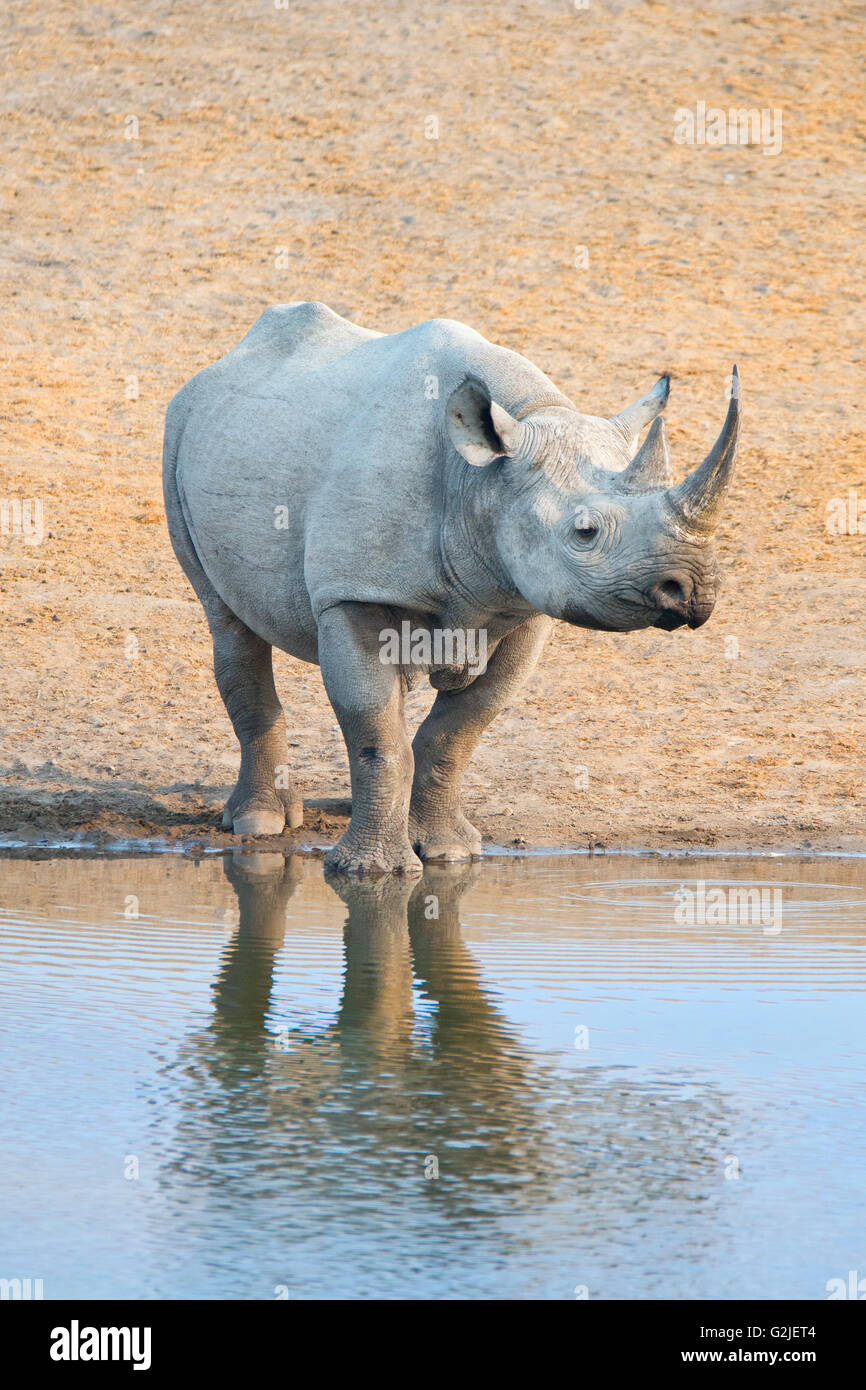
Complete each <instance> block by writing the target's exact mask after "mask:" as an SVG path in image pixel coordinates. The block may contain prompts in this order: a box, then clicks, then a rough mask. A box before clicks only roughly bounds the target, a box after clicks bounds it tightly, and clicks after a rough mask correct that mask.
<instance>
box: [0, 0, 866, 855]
mask: <svg viewBox="0 0 866 1390" xmlns="http://www.w3.org/2000/svg"><path fill="white" fill-rule="evenodd" d="M862 37H863V10H862V7H861V6H856V5H846V4H843V5H841V6H832V7H831V6H823V5H821V6H816V7H812V8H811V9H809V10H806V8H805V7H803V8H802V9H797V8H796V7H795V9H794V10H792V9H791V7H790V6H787V5H783V4H780V3H779V4H776V3H771V4H761V5H753V4H749V3H722V4H716V5H714V6H713V7H712V10H711V12H710V11H708V10H702V9H699V8H697V7H696V6H694V5H692V4H688V3H683V4H669V5H668V4H660V3H646V4H626V3H619V4H604V3H600V0H590V3H589V6H588V8H586V9H575V8H574V5H573V4H571V3H568V0H532V3H524V2H521V0H496V3H493V0H484V3H476V2H475V0H461V3H459V4H457V3H454V2H453V0H451V3H437V0H433V2H432V3H430V4H424V5H417V6H406V5H405V4H403V3H400V4H398V3H395V2H394V0H384V3H379V4H377V5H376V6H371V7H360V6H352V5H347V4H345V0H341V2H340V3H336V0H291V3H290V4H289V6H288V8H286V9H281V8H277V7H276V6H275V5H274V4H273V3H272V0H269V3H266V2H265V0H228V3H225V2H224V3H221V4H220V5H219V6H205V7H202V6H201V5H199V4H193V3H191V2H190V0H180V3H175V4H169V3H157V0H137V3H135V4H132V3H130V0H126V2H125V3H105V4H99V5H87V6H83V7H82V6H81V5H79V4H73V3H68V2H67V0H59V3H56V4H54V5H51V6H44V7H34V6H33V5H30V4H25V3H23V0H7V4H6V5H5V6H4V8H3V18H2V47H3V71H4V81H3V86H2V93H0V103H2V112H3V120H2V133H3V146H4V149H3V160H4V169H5V178H4V181H3V191H2V228H3V235H2V243H0V250H2V273H3V287H2V296H3V305H4V312H3V331H2V346H0V356H2V380H0V399H2V409H3V417H4V419H3V428H2V432H0V467H2V484H0V499H2V500H5V501H6V502H7V503H11V502H14V501H15V500H16V499H17V500H19V501H20V500H22V499H31V500H39V501H41V503H42V505H43V515H44V523H43V524H44V538H43V540H42V541H41V543H38V544H32V543H29V542H28V540H27V538H25V537H24V536H16V535H14V534H9V533H10V532H12V531H14V529H15V528H14V521H15V515H14V508H10V507H8V506H7V508H6V511H5V512H4V513H3V517H4V522H3V529H4V531H5V532H6V533H7V534H4V535H3V536H0V590H2V593H0V600H2V622H3V629H2V631H3V660H2V669H0V734H2V753H0V760H2V765H0V831H2V832H4V833H5V834H6V835H7V836H11V837H12V838H14V839H18V840H20V839H22V838H25V839H26V838H28V837H29V838H36V839H42V840H45V839H50V838H51V837H52V836H56V835H58V834H60V835H68V836H71V837H76V836H78V837H80V838H82V839H83V840H86V841H87V842H89V843H100V842H105V840H106V839H108V838H110V837H112V836H118V835H120V836H123V835H127V836H134V837H139V838H147V837H160V836H162V837H168V838H170V839H173V840H175V841H180V842H191V843H200V842H203V841H207V842H208V843H210V844H225V845H230V844H231V843H232V841H233V837H231V836H228V835H223V834H222V833H221V832H220V831H219V830H218V828H217V827H218V823H219V819H218V818H219V810H220V807H221V804H222V801H223V799H224V798H225V796H226V795H227V793H228V791H229V789H230V787H231V785H232V783H233V780H234V774H235V769H236V766H237V761H238V759H237V753H236V748H235V744H234V739H233V734H232V731H231V727H230V725H229V723H228V720H227V717H226V715H225V713H224V711H223V708H222V705H221V702H220V700H219V697H218V695H217V692H216V688H215V686H214V683H213V678H212V674H211V669H210V650H209V643H208V636H207V629H206V625H205V622H204V617H203V614H202V612H201V610H200V608H199V606H198V604H197V602H196V601H195V599H194V596H193V594H192V591H191V590H190V589H189V588H188V586H187V583H186V580H185V579H184V577H183V575H182V574H181V572H180V570H179V568H178V567H177V565H176V562H175V560H174V557H173V554H172V552H171V548H170V545H169V540H168V535H167V532H166V528H165V523H164V519H163V515H162V501H161V484H160V466H159V465H160V450H161V428H162V417H163V413H164V409H165V405H166V403H167V401H168V400H169V399H170V397H171V396H172V394H173V393H174V392H175V390H176V389H177V388H178V387H179V386H180V385H181V384H182V382H183V381H184V380H186V379H187V378H188V377H189V376H190V375H191V374H192V373H193V372H194V371H196V370H197V369H198V368H199V367H201V366H203V365H205V364H206V363H207V362H209V361H212V360H213V359H214V358H215V357H217V356H219V355H221V354H222V353H223V352H224V351H226V350H227V349H228V348H229V347H231V346H232V345H233V344H234V343H235V342H236V341H237V340H238V338H239V337H240V336H241V335H242V334H243V333H244V332H245V331H246V329H247V328H248V327H249V326H250V324H252V323H253V321H254V320H255V319H256V317H257V316H258V314H259V313H260V312H261V310H262V309H263V308H265V307H266V306H267V305H268V304H271V303H275V302H284V301H288V300H297V299H322V300H324V301H325V302H326V303H328V304H330V305H331V306H332V307H333V308H335V309H337V310H338V311H339V312H341V313H344V314H346V315H347V316H348V317H350V318H354V319H356V320H357V321H358V322H361V323H363V324H366V325H368V326H371V327H375V328H378V329H380V330H383V331H393V330H397V329H400V328H403V327H406V326H408V325H410V324H412V323H414V322H417V321H419V320H421V319H425V318H430V317H433V316H436V315H442V316H446V317H451V318H458V319H463V320H464V321H466V322H468V323H470V324H472V325H473V326H474V327H476V328H477V329H479V330H480V331H481V332H482V333H484V334H485V335H486V336H487V337H489V338H491V339H493V340H494V341H498V342H501V343H503V344H504V345H506V346H508V347H511V348H514V349H517V350H519V351H521V352H523V353H525V354H526V355H527V356H529V357H531V358H532V359H533V360H534V361H535V362H536V363H537V364H538V365H539V366H540V367H541V368H543V369H544V370H545V371H546V372H548V373H549V374H550V375H551V376H552V377H553V378H554V380H555V381H557V383H558V384H560V385H561V386H562V387H563V389H564V390H565V391H566V392H567V393H568V394H569V395H571V396H572V398H573V399H575V401H576V402H577V403H578V404H579V405H581V406H582V407H584V408H585V409H587V410H589V411H593V412H597V413H608V412H610V413H612V412H614V411H616V410H618V409H620V408H621V407H622V406H623V405H624V404H626V403H627V402H629V401H630V400H632V399H633V398H634V397H635V396H636V395H638V394H640V393H641V392H642V391H643V390H646V389H647V388H648V387H649V386H650V385H651V384H652V382H653V381H654V380H655V379H656V377H657V376H658V375H659V373H660V372H661V371H663V370H665V369H670V371H671V372H672V374H673V392H672V397H671V403H670V406H669V410H668V420H669V430H670V435H671V440H672V447H673V450H674V454H675V460H676V463H677V466H678V469H679V471H680V472H684V471H685V470H686V469H687V468H689V467H692V466H693V465H694V464H695V463H696V462H697V461H699V459H700V458H701V457H702V456H703V454H704V453H705V452H706V450H707V448H708V447H709V445H710V443H711V442H712V440H713V438H714V437H715V434H716V432H717V430H718V428H719V426H720V424H721V420H722V416H723V412H724V392H725V387H726V382H727V375H728V371H729V367H730V363H731V362H732V361H733V360H737V361H738V362H739V364H740V370H741V374H742V380H743V388H744V397H745V411H746V414H745V426H744V434H743V447H742V452H741V460H740V466H739V472H738V477H737V480H736V483H735V486H734V489H733V497H732V504H731V506H730V508H729V511H728V514H727V518H726V521H725V524H724V526H723V528H722V531H721V536H720V553H721V557H722V561H723V565H724V568H725V571H726V576H727V586H726V590H725V593H724V595H723V597H722V598H721V600H720V602H719V604H718V607H717V609H716V612H715V614H714V616H713V618H712V619H711V621H710V623H709V624H708V625H707V626H706V627H704V628H703V629H701V630H700V631H699V632H696V633H692V632H688V631H682V632H677V633H674V634H665V633H660V632H646V633H636V634H632V635H629V636H611V635H608V634H602V633H584V632H580V631H577V630H569V629H567V628H565V627H563V626H561V625H560V626H558V628H557V630H556V634H555V637H554V639H553V640H552V641H551V643H550V645H549V646H548V648H547V650H546V653H545V655H544V657H543V659H542V662H541V664H540V667H539V669H538V671H537V674H536V675H535V677H534V679H533V680H532V682H531V684H530V686H529V688H528V690H527V691H526V693H525V695H524V696H523V697H522V698H521V699H520V700H519V701H517V702H516V703H515V704H514V705H513V706H512V707H511V708H510V709H509V710H508V711H507V712H506V713H505V714H504V715H503V716H502V717H501V718H500V719H499V720H498V721H497V722H496V723H495V724H494V725H493V726H492V727H491V729H490V730H489V731H488V733H487V735H486V737H485V738H484V740H483V742H482V744H481V746H480V748H479V750H478V753H477V756H476V758H475V761H474V763H473V764H472V767H471V769H470V772H469V775H468V778H467V784H466V804H467V809H468V811H469V814H470V816H471V817H472V818H473V819H474V820H475V821H476V823H477V824H478V825H479V826H480V827H481V828H482V830H483V832H484V835H485V838H486V839H487V840H488V841H489V842H492V843H494V844H498V845H506V846H511V845H515V844H516V845H522V844H523V843H524V842H525V843H527V844H528V845H530V846H533V845H535V846H550V845H569V846H586V845H595V846H598V847H601V846H604V847H608V848H613V847H630V846H632V847H633V846H644V847H655V848H665V849H675V848H681V847H700V846H715V847H717V848H748V849H753V850H754V849H760V848H771V849H772V848H785V847H787V848H792V849H803V848H806V849H809V848H812V849H824V850H834V849H845V850H861V851H862V850H866V831H864V824H863V768H864V749H866V700H864V671H863V656H864V614H866V576H864V555H866V535H862V536H861V535H856V534H855V535H840V536H834V535H830V534H828V532H827V529H826V527H825V512H826V507H827V503H828V502H829V501H830V500H831V499H833V498H836V497H841V498H845V499H847V497H848V490H849V489H855V490H856V496H857V499H862V501H863V505H864V514H866V454H864V427H863V423H862V417H863V395H864V377H863V339H864V334H863V328H864V313H863V306H862V300H861V297H860V292H859V289H860V283H861V280H860V276H861V275H862V271H861V269H860V266H859V265H858V260H859V257H858V252H859V251H860V250H861V248H862V237H863V230H862V229H863V217H864V191H866V172H864V169H866V166H864V154H866V115H864V110H863V102H862V59H860V60H858V58H857V54H858V53H861V54H862ZM858 62H859V63H860V64H861V66H860V70H859V73H858ZM698 101H704V102H706V103H707V104H708V105H710V106H712V105H720V106H723V107H725V108H728V107H744V108H758V109H764V108H767V109H778V110H781V112H782V116H783V147H782V151H781V153H779V154H778V155H775V156H774V155H767V154H765V153H764V150H763V148H762V147H761V146H760V145H754V146H751V147H741V146H727V147H722V148H710V147H708V146H696V145H694V146H684V145H679V144H677V143H676V142H675V141H674V139H673V132H674V124H675V119H674V113H675V111H676V110H677V108H678V107H683V106H686V107H692V108H694V107H695V104H696V103H697V102H698ZM434 117H435V120H436V122H438V132H437V131H436V128H435V125H434V122H433V121H432V120H431V118H434ZM431 135H436V136H437V138H429V137H430V136H431ZM580 247H585V248H586V250H585V252H579V250H578V248H580ZM855 500H856V499H855ZM855 529H856V528H855ZM864 529H866V520H864ZM277 674H278V686H279V688H280V691H281V694H282V696H283V698H284V701H285V706H286V713H287V718H288V724H289V730H290V735H289V736H290V739H291V745H292V746H291V750H290V751H291V752H292V753H293V754H294V757H295V761H296V769H297V775H298V778H299V781H300V785H301V787H302V790H303V792H304V794H305V797H306V798H307V814H306V823H305V827H304V829H303V830H302V831H298V832H296V833H295V834H294V836H290V837H286V841H287V844H288V843H291V844H292V845H301V844H304V843H311V842H316V843H326V842H328V841H330V840H333V839H334V838H335V837H336V836H337V835H338V834H339V833H340V831H341V829H342V827H343V825H344V824H345V814H346V811H347V809H348V808H347V804H346V797H347V795H348V776H347V766H346V759H345V753H344V750H343V745H342V741H341V739H340V737H339V734H338V733H337V731H336V727H335V720H334V716H333V713H332V711H331V710H330V708H329V706H328V704H327V701H326V699H325V697H324V693H323V691H322V688H321V682H320V679H319V673H318V671H317V670H316V669H315V668H313V667H305V666H303V665H301V664H300V663H298V662H295V661H293V660H290V659H288V658H283V657H280V658H279V659H278V662H277ZM429 699H430V694H429V693H421V692H419V693H416V694H415V695H413V696H412V697H411V702H410V709H411V712H412V715H413V717H414V718H417V717H420V716H421V714H422V713H423V711H424V709H425V708H426V705H427V703H428V702H429ZM584 784H585V785H584Z"/></svg>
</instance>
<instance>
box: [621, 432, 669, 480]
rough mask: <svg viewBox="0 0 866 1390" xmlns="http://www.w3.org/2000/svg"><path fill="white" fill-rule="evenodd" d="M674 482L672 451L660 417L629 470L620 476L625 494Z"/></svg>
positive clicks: (625, 469) (625, 470)
mask: <svg viewBox="0 0 866 1390" xmlns="http://www.w3.org/2000/svg"><path fill="white" fill-rule="evenodd" d="M673 480H674V475H673V472H672V471H671V451H670V449H669V448H668V436H667V431H666V429H665V422H664V420H662V419H661V417H659V418H658V419H656V420H654V421H653V423H652V425H651V426H650V432H649V434H648V435H647V437H646V439H645V440H644V442H643V444H642V445H641V446H640V448H639V449H638V451H637V453H636V454H635V456H634V458H633V459H632V461H631V463H630V464H629V466H628V468H624V469H623V471H622V473H620V475H619V485H620V487H621V488H622V490H623V492H645V491H646V489H647V488H651V487H668V486H669V485H670V484H671V483H672V482H673Z"/></svg>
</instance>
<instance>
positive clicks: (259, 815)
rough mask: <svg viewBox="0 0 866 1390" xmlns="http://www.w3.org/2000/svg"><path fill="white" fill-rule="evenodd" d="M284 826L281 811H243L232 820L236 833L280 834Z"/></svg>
mask: <svg viewBox="0 0 866 1390" xmlns="http://www.w3.org/2000/svg"><path fill="white" fill-rule="evenodd" d="M285 827H286V818H285V816H284V815H283V813H282V811H244V812H243V814H242V815H240V816H235V818H234V821H233V822H232V829H233V830H234V833H235V834H236V835H282V833H283V831H284V830H285Z"/></svg>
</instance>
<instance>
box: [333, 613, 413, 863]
mask: <svg viewBox="0 0 866 1390" xmlns="http://www.w3.org/2000/svg"><path fill="white" fill-rule="evenodd" d="M392 622H393V619H392V618H391V617H390V616H389V614H388V613H387V612H386V611H385V610H384V609H381V608H379V607H377V606H376V605H375V604H363V603H341V604H337V605H336V606H335V607H334V608H328V609H326V611H325V612H324V613H323V614H322V615H321V617H320V618H319V665H320V666H321V669H322V679H323V681H324V683H325V689H326V691H327V693H328V699H329V700H330V701H331V704H332V705H333V707H334V713H335V714H336V716H337V719H338V720H339V723H340V728H341V730H342V732H343V738H344V739H345V741H346V749H347V751H348V754H349V771H350V775H351V779H352V818H351V820H350V822H349V828H348V830H347V831H346V833H345V835H344V836H343V838H342V840H340V842H339V844H337V845H335V846H334V848H333V849H332V850H329V852H328V854H327V855H326V856H325V866H326V868H328V869H331V870H333V871H335V872H338V873H360V874H367V873H369V874H383V873H420V872H421V863H420V860H419V859H418V856H417V855H416V854H415V852H414V850H413V849H412V846H411V844H410V842H409V831H408V820H409V796H410V793H411V790H412V767H413V762H412V748H411V746H410V743H409V738H408V735H407V733H406V724H405V719H404V712H403V680H402V672H401V670H400V668H399V666H395V665H392V664H387V665H384V664H383V663H382V662H381V661H380V659H379V657H380V652H381V650H382V647H381V641H380V636H379V634H380V633H381V632H382V630H383V629H384V628H388V627H390V626H391V625H392Z"/></svg>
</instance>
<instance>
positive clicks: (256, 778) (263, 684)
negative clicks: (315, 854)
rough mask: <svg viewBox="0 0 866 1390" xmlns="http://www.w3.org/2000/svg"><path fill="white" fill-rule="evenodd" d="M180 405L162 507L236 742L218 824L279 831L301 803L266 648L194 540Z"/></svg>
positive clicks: (296, 816) (169, 431) (171, 427)
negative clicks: (202, 619)
mask: <svg viewBox="0 0 866 1390" xmlns="http://www.w3.org/2000/svg"><path fill="white" fill-rule="evenodd" d="M183 409H184V408H183V403H182V401H181V400H180V398H179V397H178V398H175V402H173V403H172V406H170V407H169V413H168V417H167V420H166V433H165V447H164V451H163V487H164V493H165V511H166V517H167V520H168V530H169V535H170V536H171V543H172V546H173V547H174V552H175V554H176V556H177V558H178V560H179V561H180V564H181V566H182V567H183V570H184V573H185V574H186V576H187V578H188V579H189V581H190V583H191V584H192V586H193V588H194V589H195V592H196V594H197V595H198V597H199V601H200V602H201V605H202V607H203V608H204V611H205V615H206V617H207V620H208V625H209V626H210V630H211V636H212V638H213V651H214V673H215V675H216V679H217V685H218V686H219V691H220V694H221V695H222V698H223V702H224V704H225V707H226V709H227V710H228V714H229V718H230V719H231V721H232V725H233V726H234V730H235V733H236V734H237V736H238V741H239V743H240V745H241V770H240V776H239V777H238V781H237V785H236V787H235V789H234V791H233V792H232V794H231V796H230V797H229V799H228V801H227V802H226V806H225V810H224V812H223V821H222V823H223V829H224V830H234V832H235V834H236V835H280V834H282V832H283V830H284V829H285V827H286V825H287V824H288V826H289V827H290V828H291V829H294V828H296V827H297V826H299V825H301V824H302V822H303V818H304V807H303V802H302V801H301V798H300V797H299V796H297V795H294V794H293V793H292V791H291V790H290V788H289V787H288V786H287V785H286V783H287V761H288V749H287V747H286V733H285V722H284V718H283V708H282V705H281V704H280V701H279V697H278V695H277V692H276V688H275V686H274V673H273V665H272V655H271V648H270V646H269V645H268V643H267V642H265V641H263V639H262V638H261V637H257V636H256V634H255V633H254V632H251V631H250V629H249V628H248V627H247V626H246V625H245V624H244V623H242V622H241V620H240V618H237V617H236V616H235V615H234V613H232V611H231V609H230V608H229V607H228V605H227V604H225V603H223V601H222V599H221V598H220V596H219V594H218V593H217V591H216V589H215V588H214V587H213V585H212V584H211V581H210V580H209V579H208V577H207V575H206V574H205V572H204V569H203V568H202V565H201V561H200V560H199V557H198V554H197V552H196V548H195V545H194V544H193V540H192V536H191V535H190V532H189V527H188V525H187V520H186V515H185V512H184V507H183V503H182V501H181V496H180V490H179V488H178V479H177V451H178V445H179V442H180V437H181V434H182V430H183Z"/></svg>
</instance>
